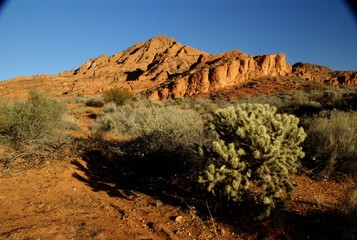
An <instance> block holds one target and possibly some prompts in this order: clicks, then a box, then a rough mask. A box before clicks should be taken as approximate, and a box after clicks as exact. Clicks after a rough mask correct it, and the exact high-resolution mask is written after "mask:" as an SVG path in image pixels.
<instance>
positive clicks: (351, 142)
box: [304, 110, 357, 177]
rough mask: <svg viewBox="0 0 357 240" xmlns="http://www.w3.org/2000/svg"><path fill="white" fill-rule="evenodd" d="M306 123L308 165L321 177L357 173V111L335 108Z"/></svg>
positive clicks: (306, 161) (356, 174)
mask: <svg viewBox="0 0 357 240" xmlns="http://www.w3.org/2000/svg"><path fill="white" fill-rule="evenodd" d="M307 122H308V123H306V124H305V125H306V132H307V138H306V141H305V143H304V150H305V152H306V159H305V164H306V165H307V166H308V167H310V168H312V169H313V170H314V173H316V174H317V175H318V176H321V177H330V176H331V175H335V176H340V175H342V174H343V173H345V174H352V175H354V176H357V161H356V160H357V112H342V111H337V110H334V111H331V112H325V113H323V114H320V115H319V116H315V117H313V118H311V119H310V120H309V121H307Z"/></svg>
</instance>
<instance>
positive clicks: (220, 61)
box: [149, 51, 292, 99]
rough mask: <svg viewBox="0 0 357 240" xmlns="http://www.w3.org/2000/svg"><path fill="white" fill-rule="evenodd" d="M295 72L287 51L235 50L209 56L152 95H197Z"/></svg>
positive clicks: (161, 96) (161, 97)
mask: <svg viewBox="0 0 357 240" xmlns="http://www.w3.org/2000/svg"><path fill="white" fill-rule="evenodd" d="M291 71H292V68H291V66H290V65H289V64H288V63H287V62H286V60H285V55H284V54H271V55H261V56H255V57H253V56H248V55H247V54H245V53H242V52H240V51H231V52H228V53H225V54H220V55H217V56H212V55H206V56H204V57H202V58H201V59H200V60H199V62H197V63H196V64H195V66H194V67H191V69H190V71H188V72H185V73H184V74H180V75H178V76H175V77H173V78H171V79H168V80H167V81H166V82H165V83H162V84H160V85H159V86H158V87H155V88H153V89H151V91H149V96H150V97H151V98H154V99H165V98H170V97H181V96H193V95H195V94H200V93H207V92H210V91H216V90H220V89H223V88H225V87H230V86H235V85H241V84H244V83H246V82H248V81H250V80H252V79H256V78H259V77H262V76H288V75H289V74H291Z"/></svg>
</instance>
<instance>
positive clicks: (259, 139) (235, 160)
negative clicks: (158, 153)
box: [199, 103, 305, 217]
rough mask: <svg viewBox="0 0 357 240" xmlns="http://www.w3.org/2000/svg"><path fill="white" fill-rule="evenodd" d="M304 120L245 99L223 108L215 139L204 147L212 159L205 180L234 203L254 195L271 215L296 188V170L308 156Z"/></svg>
mask: <svg viewBox="0 0 357 240" xmlns="http://www.w3.org/2000/svg"><path fill="white" fill-rule="evenodd" d="M298 122H299V120H298V118H296V117H294V116H293V115H287V114H277V113H276V108H275V107H272V106H269V105H267V104H251V103H241V104H237V105H235V106H231V107H227V108H223V109H219V110H217V111H216V112H215V113H214V116H213V120H212V121H210V122H209V124H208V126H209V129H210V130H211V131H212V134H213V136H214V140H213V141H212V142H211V144H210V145H208V146H203V147H201V148H200V152H201V155H202V156H204V157H205V158H206V159H207V163H206V166H205V168H204V171H203V173H202V174H201V176H200V178H199V182H200V183H201V184H203V186H204V187H206V188H207V191H209V192H212V193H213V194H215V193H219V194H218V195H220V194H223V195H225V196H226V197H227V199H228V200H231V201H233V202H242V201H244V200H245V199H247V198H246V197H248V198H249V197H253V198H254V199H255V201H256V203H258V204H261V205H262V206H263V207H264V211H263V214H262V215H261V216H262V217H263V216H268V215H269V214H270V211H271V209H273V208H274V207H275V206H276V205H277V203H278V202H280V201H281V199H282V197H283V195H284V192H287V193H289V192H290V191H292V189H293V182H292V179H291V174H292V173H294V172H295V171H296V170H297V167H298V165H299V164H298V162H297V160H298V159H299V158H301V157H303V156H304V153H303V151H302V150H301V147H300V146H299V145H300V144H301V142H302V141H303V140H304V138H305V132H304V130H303V129H302V128H299V127H298Z"/></svg>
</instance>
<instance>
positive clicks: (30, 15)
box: [0, 0, 357, 81]
mask: <svg viewBox="0 0 357 240" xmlns="http://www.w3.org/2000/svg"><path fill="white" fill-rule="evenodd" d="M160 34H163V35H166V36H168V37H172V38H174V39H175V40H177V41H179V42H181V43H182V44H184V45H189V46H191V47H194V48H196V49H199V50H203V51H205V52H208V53H213V54H218V53H223V52H226V51H229V50H234V49H237V50H241V51H243V52H245V53H247V54H250V55H259V54H269V53H281V52H283V53H285V54H286V55H287V60H288V62H289V63H290V64H294V63H296V62H300V61H302V62H309V63H314V64H319V65H324V66H327V67H330V68H332V69H334V70H357V18H356V17H355V15H354V14H353V11H352V10H351V9H350V8H349V6H348V5H347V4H346V3H345V1H343V0H299V1H297V0H8V1H7V2H5V4H3V5H2V6H1V9H0V81H1V80H5V79H10V78H13V77H15V76H31V75H34V74H57V73H59V72H62V71H65V70H70V69H76V68H78V67H79V66H80V65H82V64H83V63H85V62H86V61H88V60H89V59H90V58H95V57H98V56H99V55H100V54H103V53H104V54H106V55H113V54H114V53H116V52H119V51H123V50H125V49H127V48H129V47H130V46H132V45H133V44H135V43H137V42H141V41H146V40H148V39H150V38H152V37H154V36H157V35H160Z"/></svg>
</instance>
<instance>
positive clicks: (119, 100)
mask: <svg viewBox="0 0 357 240" xmlns="http://www.w3.org/2000/svg"><path fill="white" fill-rule="evenodd" d="M102 97H103V99H104V101H106V102H114V103H115V104H116V105H118V106H121V105H123V104H125V103H126V102H127V101H128V100H129V99H131V97H132V94H131V93H130V92H129V91H128V90H126V89H119V88H112V89H110V90H108V91H106V92H104V93H103V96H102Z"/></svg>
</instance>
